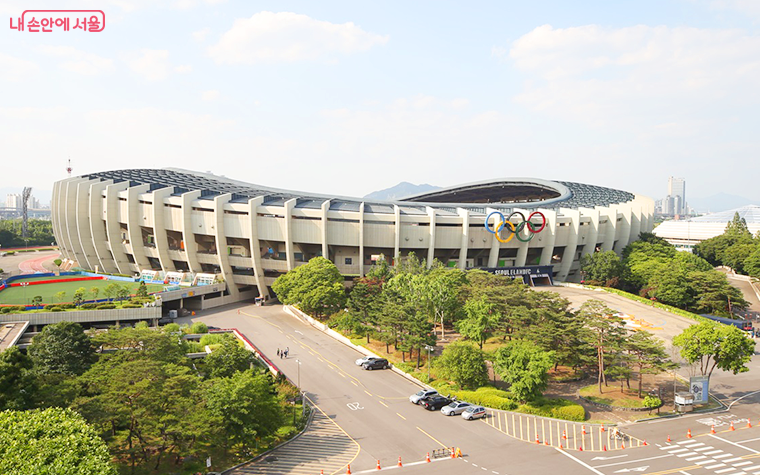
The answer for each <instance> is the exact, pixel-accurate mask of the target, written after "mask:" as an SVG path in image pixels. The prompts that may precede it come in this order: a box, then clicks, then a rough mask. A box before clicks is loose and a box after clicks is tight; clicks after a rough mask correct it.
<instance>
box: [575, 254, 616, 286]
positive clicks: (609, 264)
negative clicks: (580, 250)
mask: <svg viewBox="0 0 760 475" xmlns="http://www.w3.org/2000/svg"><path fill="white" fill-rule="evenodd" d="M624 271H625V266H624V265H623V262H622V261H621V260H620V257H619V256H618V255H617V253H615V251H601V252H594V253H591V254H586V255H585V256H583V257H582V258H581V275H583V278H584V280H585V281H587V282H588V281H592V282H598V283H599V284H600V285H607V284H614V283H617V282H618V281H619V280H620V279H621V278H622V277H623V273H624ZM613 286H614V285H613Z"/></svg>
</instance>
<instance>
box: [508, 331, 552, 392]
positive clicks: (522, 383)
mask: <svg viewBox="0 0 760 475" xmlns="http://www.w3.org/2000/svg"><path fill="white" fill-rule="evenodd" d="M493 365H494V370H495V371H496V373H497V374H498V375H499V376H500V377H501V378H502V379H503V380H504V381H506V382H508V383H509V385H510V386H509V391H510V392H511V393H512V395H513V396H514V397H515V398H516V399H517V400H519V401H521V402H526V401H532V400H533V399H535V398H537V397H538V396H540V395H541V393H542V392H543V391H544V389H546V386H547V384H548V382H549V369H551V367H552V366H553V365H554V353H553V352H551V351H549V352H547V351H544V350H542V349H540V348H536V346H534V345H532V344H531V343H529V342H526V341H512V342H509V343H508V344H507V345H505V346H502V347H500V348H499V349H498V350H496V355H495V358H494V362H493Z"/></svg>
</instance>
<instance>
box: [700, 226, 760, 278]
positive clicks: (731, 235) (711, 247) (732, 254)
mask: <svg viewBox="0 0 760 475" xmlns="http://www.w3.org/2000/svg"><path fill="white" fill-rule="evenodd" d="M694 254H696V255H697V256H699V257H701V258H703V259H705V260H706V261H707V262H709V263H710V264H712V265H714V266H728V267H730V268H732V269H734V270H735V271H736V272H738V273H740V274H746V275H751V276H753V277H758V278H760V232H759V233H758V234H756V235H755V236H752V233H750V231H749V229H748V228H747V221H746V220H745V219H744V218H742V217H740V216H739V213H736V214H735V215H734V219H733V220H731V222H729V223H728V225H727V226H726V230H725V232H724V233H723V234H721V235H720V236H715V237H713V238H710V239H706V240H704V241H702V242H701V243H699V244H697V245H696V246H694Z"/></svg>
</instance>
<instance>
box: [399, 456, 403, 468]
mask: <svg viewBox="0 0 760 475" xmlns="http://www.w3.org/2000/svg"><path fill="white" fill-rule="evenodd" d="M398 466H399V467H403V465H402V464H401V457H399V458H398Z"/></svg>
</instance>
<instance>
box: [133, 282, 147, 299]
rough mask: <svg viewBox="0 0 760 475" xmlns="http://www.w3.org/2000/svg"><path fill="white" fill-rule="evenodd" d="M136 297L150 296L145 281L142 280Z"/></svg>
mask: <svg viewBox="0 0 760 475" xmlns="http://www.w3.org/2000/svg"><path fill="white" fill-rule="evenodd" d="M135 296H136V297H143V298H145V297H147V296H148V286H147V285H145V282H143V281H140V285H139V286H138V287H137V292H136V293H135Z"/></svg>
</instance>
